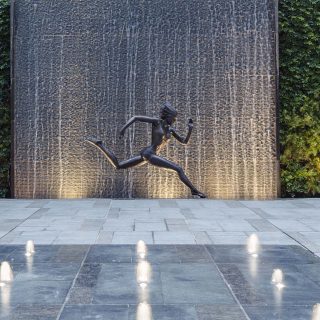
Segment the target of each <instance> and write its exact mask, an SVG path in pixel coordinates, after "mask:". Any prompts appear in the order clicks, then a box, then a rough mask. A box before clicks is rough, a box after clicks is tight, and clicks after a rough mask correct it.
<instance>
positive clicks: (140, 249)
mask: <svg viewBox="0 0 320 320" xmlns="http://www.w3.org/2000/svg"><path fill="white" fill-rule="evenodd" d="M136 251H137V256H138V257H139V258H140V259H145V258H146V256H147V253H148V248H147V245H146V244H145V242H144V241H143V240H139V241H138V242H137V249H136Z"/></svg>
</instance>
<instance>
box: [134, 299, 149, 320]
mask: <svg viewBox="0 0 320 320" xmlns="http://www.w3.org/2000/svg"><path fill="white" fill-rule="evenodd" d="M137 320H152V309H151V306H150V304H148V303H146V302H141V303H139V304H138V308H137Z"/></svg>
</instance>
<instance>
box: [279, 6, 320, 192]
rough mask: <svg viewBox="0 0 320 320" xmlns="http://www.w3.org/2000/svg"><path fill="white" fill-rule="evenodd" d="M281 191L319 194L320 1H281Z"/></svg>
mask: <svg viewBox="0 0 320 320" xmlns="http://www.w3.org/2000/svg"><path fill="white" fill-rule="evenodd" d="M279 31H280V32H279V51H280V54H279V56H280V145H281V158H280V163H281V180H282V181H281V182H282V184H281V185H282V195H283V196H292V197H293V196H319V195H320V1H319V0H280V3H279Z"/></svg>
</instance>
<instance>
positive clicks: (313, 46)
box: [0, 0, 320, 197]
mask: <svg viewBox="0 0 320 320" xmlns="http://www.w3.org/2000/svg"><path fill="white" fill-rule="evenodd" d="M279 31H280V34H279V49H280V143H281V180H282V183H281V184H282V195H283V196H319V195H320V0H280V2H279ZM9 33H10V19H9V4H8V0H0V197H5V196H9V159H10V105H9V84H10V69H9V45H10V37H9Z"/></svg>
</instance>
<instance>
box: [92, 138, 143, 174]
mask: <svg viewBox="0 0 320 320" xmlns="http://www.w3.org/2000/svg"><path fill="white" fill-rule="evenodd" d="M86 141H87V142H88V143H90V144H92V145H94V146H95V147H97V148H98V149H99V150H101V151H102V152H103V154H104V155H105V156H106V158H107V159H108V160H109V162H110V163H111V164H112V166H113V167H114V168H115V169H128V168H132V167H136V166H139V165H142V164H144V163H146V161H145V160H144V159H143V158H142V157H141V156H136V157H133V158H131V159H128V160H124V161H121V162H120V163H119V161H118V159H117V157H116V156H115V155H114V153H113V152H112V151H111V150H109V149H108V148H106V147H105V146H104V145H103V144H102V141H101V140H99V139H95V138H88V139H86Z"/></svg>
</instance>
